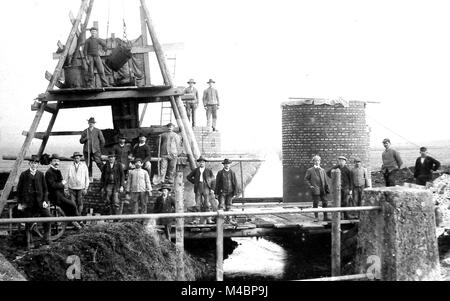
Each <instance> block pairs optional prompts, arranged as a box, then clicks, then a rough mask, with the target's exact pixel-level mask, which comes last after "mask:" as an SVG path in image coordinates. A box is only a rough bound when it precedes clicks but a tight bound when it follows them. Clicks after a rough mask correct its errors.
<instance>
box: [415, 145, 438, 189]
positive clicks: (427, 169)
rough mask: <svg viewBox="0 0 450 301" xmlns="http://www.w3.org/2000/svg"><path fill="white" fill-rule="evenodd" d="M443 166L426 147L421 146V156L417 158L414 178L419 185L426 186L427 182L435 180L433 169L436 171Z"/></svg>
mask: <svg viewBox="0 0 450 301" xmlns="http://www.w3.org/2000/svg"><path fill="white" fill-rule="evenodd" d="M439 167H441V163H440V162H439V161H438V160H436V159H434V158H433V157H430V156H429V155H428V150H427V148H426V147H421V148H420V157H419V158H417V160H416V165H415V168H414V178H415V179H416V184H417V185H423V186H425V185H426V184H427V182H431V181H432V180H433V171H436V170H438V169H439Z"/></svg>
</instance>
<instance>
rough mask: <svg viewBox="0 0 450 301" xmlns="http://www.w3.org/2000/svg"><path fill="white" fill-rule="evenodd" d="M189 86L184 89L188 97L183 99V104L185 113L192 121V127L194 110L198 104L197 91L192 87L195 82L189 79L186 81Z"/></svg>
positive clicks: (193, 125) (193, 124)
mask: <svg viewBox="0 0 450 301" xmlns="http://www.w3.org/2000/svg"><path fill="white" fill-rule="evenodd" d="M188 84H189V87H187V88H186V89H185V90H184V94H185V97H186V98H188V99H187V100H185V101H184V106H185V107H186V113H187V116H188V118H189V120H190V121H192V127H193V128H194V127H195V111H196V110H197V106H198V100H199V98H198V91H197V89H196V88H195V87H194V85H195V84H196V82H195V81H194V80H193V79H191V80H189V81H188Z"/></svg>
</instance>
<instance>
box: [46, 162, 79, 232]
mask: <svg viewBox="0 0 450 301" xmlns="http://www.w3.org/2000/svg"><path fill="white" fill-rule="evenodd" d="M59 165H60V158H59V156H58V155H57V154H53V155H52V156H51V157H50V168H49V169H48V170H47V172H46V173H45V181H46V182H47V187H48V199H49V201H50V202H51V203H53V204H54V205H57V206H59V207H60V208H61V209H62V210H63V211H64V214H65V215H66V216H79V215H80V213H79V212H78V207H77V204H76V203H75V201H73V200H71V199H69V198H67V197H66V195H65V193H64V190H65V188H66V184H67V181H66V180H64V178H63V176H62V173H61V170H60V169H59ZM72 224H73V225H74V226H75V228H77V229H81V226H80V224H78V222H72Z"/></svg>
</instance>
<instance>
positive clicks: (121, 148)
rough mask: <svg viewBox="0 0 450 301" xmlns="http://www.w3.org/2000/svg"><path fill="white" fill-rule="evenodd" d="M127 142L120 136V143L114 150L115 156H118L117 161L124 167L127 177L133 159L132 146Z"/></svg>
mask: <svg viewBox="0 0 450 301" xmlns="http://www.w3.org/2000/svg"><path fill="white" fill-rule="evenodd" d="M126 142H127V139H126V138H125V137H124V136H120V137H119V143H118V144H116V145H115V146H114V148H113V151H114V154H115V155H116V161H117V163H120V164H121V165H122V169H123V172H124V174H125V176H127V175H128V169H129V168H130V157H131V145H130V144H128V143H126Z"/></svg>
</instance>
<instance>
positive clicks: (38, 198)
mask: <svg viewBox="0 0 450 301" xmlns="http://www.w3.org/2000/svg"><path fill="white" fill-rule="evenodd" d="M38 166H39V157H38V156H36V155H33V156H31V159H30V161H29V169H27V170H25V171H24V172H22V173H21V174H20V176H19V183H18V184H17V201H18V203H19V206H18V208H17V209H18V211H19V212H21V213H22V214H21V217H25V218H27V217H35V216H40V217H51V214H50V211H49V209H48V208H49V202H48V199H47V196H48V190H47V182H46V181H45V177H44V174H43V173H42V172H40V171H39V170H37V168H38ZM43 226H44V237H43V238H44V241H45V242H46V243H49V242H50V224H49V223H44V224H43ZM30 227H31V224H30V223H26V224H25V230H26V231H25V232H26V235H27V243H28V244H29V243H31V233H30V231H29V230H30Z"/></svg>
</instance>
